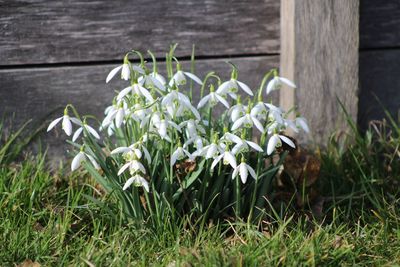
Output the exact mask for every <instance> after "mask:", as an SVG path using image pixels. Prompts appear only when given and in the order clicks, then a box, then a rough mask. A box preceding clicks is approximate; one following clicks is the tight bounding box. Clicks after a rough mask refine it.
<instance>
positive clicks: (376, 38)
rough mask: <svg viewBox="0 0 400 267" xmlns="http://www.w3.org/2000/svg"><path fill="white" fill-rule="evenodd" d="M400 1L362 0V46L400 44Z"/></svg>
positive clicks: (377, 46) (386, 46)
mask: <svg viewBox="0 0 400 267" xmlns="http://www.w3.org/2000/svg"><path fill="white" fill-rule="evenodd" d="M399 32H400V1H399V0H361V1H360V48H361V49H366V48H380V47H385V48H389V47H399V46H400V35H399Z"/></svg>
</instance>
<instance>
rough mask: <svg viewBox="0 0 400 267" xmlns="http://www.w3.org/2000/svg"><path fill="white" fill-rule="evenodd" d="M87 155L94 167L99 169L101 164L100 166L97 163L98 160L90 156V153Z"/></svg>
mask: <svg viewBox="0 0 400 267" xmlns="http://www.w3.org/2000/svg"><path fill="white" fill-rule="evenodd" d="M86 156H87V157H88V158H89V160H90V162H91V163H92V165H93V167H94V168H95V169H96V170H99V169H100V166H99V164H98V163H97V161H96V160H95V159H94V158H93V157H92V156H90V155H89V154H86Z"/></svg>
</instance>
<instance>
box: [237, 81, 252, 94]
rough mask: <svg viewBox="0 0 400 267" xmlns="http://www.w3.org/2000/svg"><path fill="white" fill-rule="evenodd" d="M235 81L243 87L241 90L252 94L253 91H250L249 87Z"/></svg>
mask: <svg viewBox="0 0 400 267" xmlns="http://www.w3.org/2000/svg"><path fill="white" fill-rule="evenodd" d="M237 83H238V84H239V86H240V87H241V88H242V89H243V91H245V92H246V93H247V94H249V95H251V96H253V92H252V91H251V89H250V88H249V87H248V86H247V85H246V84H244V83H242V82H239V81H237Z"/></svg>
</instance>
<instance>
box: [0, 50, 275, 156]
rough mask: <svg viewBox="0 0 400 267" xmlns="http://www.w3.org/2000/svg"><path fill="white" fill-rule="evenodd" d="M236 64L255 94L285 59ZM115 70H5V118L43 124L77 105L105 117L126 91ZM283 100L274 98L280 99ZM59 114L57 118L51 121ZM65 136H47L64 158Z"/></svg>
mask: <svg viewBox="0 0 400 267" xmlns="http://www.w3.org/2000/svg"><path fill="white" fill-rule="evenodd" d="M230 61H231V62H232V63H234V64H236V65H237V66H238V68H239V80H242V81H243V82H246V83H248V85H249V86H251V87H252V88H255V89H254V91H255V90H257V89H258V86H259V83H260V82H261V79H262V76H263V75H264V73H265V72H267V71H268V70H269V69H270V68H274V67H277V66H278V64H279V57H278V56H268V57H248V58H240V59H231V60H230ZM188 65H189V62H183V66H184V67H186V68H187V69H188V68H189V66H188ZM113 67H115V65H95V66H86V67H82V66H81V67H58V68H34V69H32V68H28V69H14V70H0V81H1V87H0V88H1V91H0V93H1V96H0V114H3V115H5V116H9V115H11V114H12V113H15V119H14V126H15V127H18V126H19V125H21V124H22V123H24V122H25V121H27V120H28V119H30V118H33V119H35V123H34V124H36V125H37V124H38V123H40V122H43V120H44V119H45V118H47V119H54V118H56V117H57V116H60V115H61V114H62V108H63V107H64V106H65V105H66V104H68V103H72V104H74V105H75V106H76V108H77V109H78V110H79V112H81V114H94V115H96V116H98V117H99V118H103V117H102V113H103V111H104V108H105V107H106V106H107V105H109V104H110V103H111V100H112V98H113V96H114V90H121V89H123V88H124V87H126V83H122V82H117V81H112V82H111V83H109V84H105V77H106V76H107V74H108V72H109V71H110V70H111V69H112V68H113ZM196 70H197V71H196V74H198V75H199V76H200V77H204V75H205V73H206V72H208V71H211V70H214V71H216V72H217V73H218V74H220V75H221V77H222V78H224V79H228V78H229V77H230V66H229V65H228V64H226V63H225V59H216V60H199V61H197V64H196ZM277 96H278V95H275V96H274V97H275V99H274V100H275V101H276V100H277ZM194 99H196V100H197V99H199V91H198V90H195V92H194ZM195 103H197V101H196V102H195ZM275 103H276V102H275ZM57 109H58V110H57ZM55 110H56V111H57V112H56V114H53V115H52V116H51V118H49V116H50V113H51V112H53V111H55ZM59 133H60V131H58V132H56V133H54V132H52V133H51V134H49V135H46V134H44V135H42V137H43V140H44V144H45V145H47V144H48V145H49V146H50V148H51V151H50V153H51V155H58V156H59V155H62V153H64V151H65V148H66V147H67V146H65V145H63V140H64V138H65V135H60V136H58V134H59Z"/></svg>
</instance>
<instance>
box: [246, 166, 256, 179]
mask: <svg viewBox="0 0 400 267" xmlns="http://www.w3.org/2000/svg"><path fill="white" fill-rule="evenodd" d="M246 167H247V170H248V171H249V173H250V175H251V176H252V177H253V178H254V179H257V174H256V172H255V171H254V169H253V168H252V167H251V166H250V165H248V164H246Z"/></svg>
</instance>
